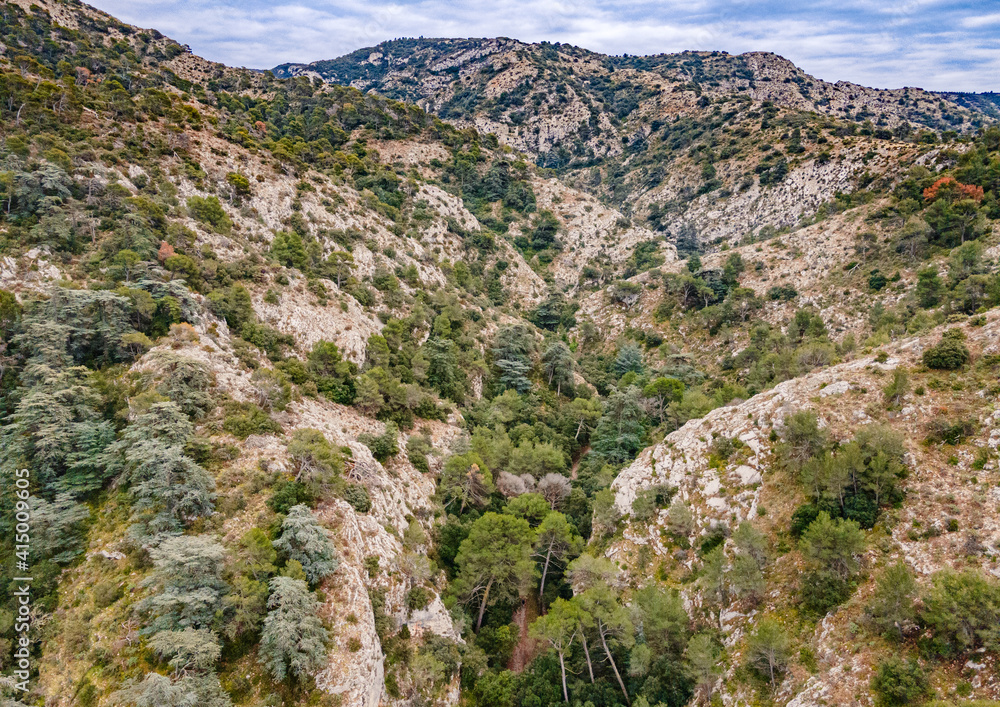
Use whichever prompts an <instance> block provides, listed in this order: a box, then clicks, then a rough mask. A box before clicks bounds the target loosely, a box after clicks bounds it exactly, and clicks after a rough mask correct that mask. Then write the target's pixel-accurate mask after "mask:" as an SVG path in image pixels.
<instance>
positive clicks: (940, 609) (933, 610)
mask: <svg viewBox="0 0 1000 707" xmlns="http://www.w3.org/2000/svg"><path fill="white" fill-rule="evenodd" d="M923 604H924V606H923V609H922V610H921V611H920V614H919V617H920V622H921V623H922V624H923V625H924V626H926V627H927V628H928V629H929V630H930V631H931V632H932V635H933V638H932V639H930V640H929V641H926V642H925V645H924V647H925V649H926V650H927V651H928V652H930V653H931V654H936V655H941V656H945V657H947V656H950V655H953V654H956V653H965V652H967V651H971V650H975V649H976V648H980V647H986V648H987V649H988V650H996V649H997V647H998V646H1000V642H998V641H1000V633H998V628H997V626H998V625H1000V583H998V582H997V581H996V580H994V579H992V578H987V577H986V576H984V575H983V574H981V573H980V572H978V571H976V570H972V569H970V570H965V571H963V572H956V571H954V570H942V571H940V572H937V573H936V574H935V575H934V577H933V579H932V584H931V587H930V589H929V590H928V591H927V592H926V593H925V594H924V596H923Z"/></svg>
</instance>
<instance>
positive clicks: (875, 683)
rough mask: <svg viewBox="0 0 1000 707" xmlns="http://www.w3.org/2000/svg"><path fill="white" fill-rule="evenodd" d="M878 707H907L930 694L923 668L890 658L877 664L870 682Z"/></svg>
mask: <svg viewBox="0 0 1000 707" xmlns="http://www.w3.org/2000/svg"><path fill="white" fill-rule="evenodd" d="M871 688H872V692H873V693H875V704H876V705H878V707H896V705H908V704H910V703H912V702H916V701H918V700H920V699H921V698H924V697H927V696H928V695H930V694H931V689H930V685H929V684H928V682H927V676H926V675H925V674H924V670H923V668H921V667H920V664H919V663H917V662H916V661H914V660H909V661H904V660H903V659H902V658H898V657H896V656H892V657H890V658H886V659H885V660H883V661H882V662H881V663H879V666H878V668H877V669H876V671H875V675H873V676H872V680H871Z"/></svg>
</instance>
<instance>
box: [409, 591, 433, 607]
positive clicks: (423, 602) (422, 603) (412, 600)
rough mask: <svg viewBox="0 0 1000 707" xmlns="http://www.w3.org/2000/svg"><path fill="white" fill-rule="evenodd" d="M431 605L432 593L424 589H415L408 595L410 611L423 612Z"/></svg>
mask: <svg viewBox="0 0 1000 707" xmlns="http://www.w3.org/2000/svg"><path fill="white" fill-rule="evenodd" d="M430 603H431V593H430V592H429V591H427V590H426V589H424V588H423V587H413V588H412V589H411V590H410V591H408V592H407V593H406V608H407V609H409V610H410V611H422V610H423V609H426V608H427V605H428V604H430Z"/></svg>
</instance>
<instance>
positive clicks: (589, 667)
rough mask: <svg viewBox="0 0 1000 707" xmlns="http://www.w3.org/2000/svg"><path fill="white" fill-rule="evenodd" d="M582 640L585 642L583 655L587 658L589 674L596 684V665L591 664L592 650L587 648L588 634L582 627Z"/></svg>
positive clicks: (591, 680)
mask: <svg viewBox="0 0 1000 707" xmlns="http://www.w3.org/2000/svg"><path fill="white" fill-rule="evenodd" d="M580 640H581V641H582V642H583V654H584V655H585V656H587V672H588V673H590V682H591V683H593V682H594V665H593V663H591V662H590V649H588V648H587V634H585V633H584V632H583V627H582V626H581V627H580Z"/></svg>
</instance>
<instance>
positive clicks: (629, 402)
mask: <svg viewBox="0 0 1000 707" xmlns="http://www.w3.org/2000/svg"><path fill="white" fill-rule="evenodd" d="M640 395H641V394H640V392H639V389H638V388H636V387H635V386H629V387H628V388H626V389H625V390H623V391H619V390H615V391H612V393H611V395H610V396H609V397H608V401H607V404H606V405H605V408H604V414H603V415H602V416H601V419H600V421H598V423H597V427H596V429H595V430H594V434H593V437H592V440H593V441H592V447H593V454H594V455H595V456H597V457H599V458H600V459H602V460H604V461H606V462H608V463H609V464H624V463H626V462H628V461H631V460H632V458H633V457H634V456H635V455H636V454H638V453H639V451H640V450H641V449H642V448H643V447H644V446H645V439H646V428H645V421H646V415H645V413H644V412H643V409H642V405H641V402H640Z"/></svg>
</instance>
